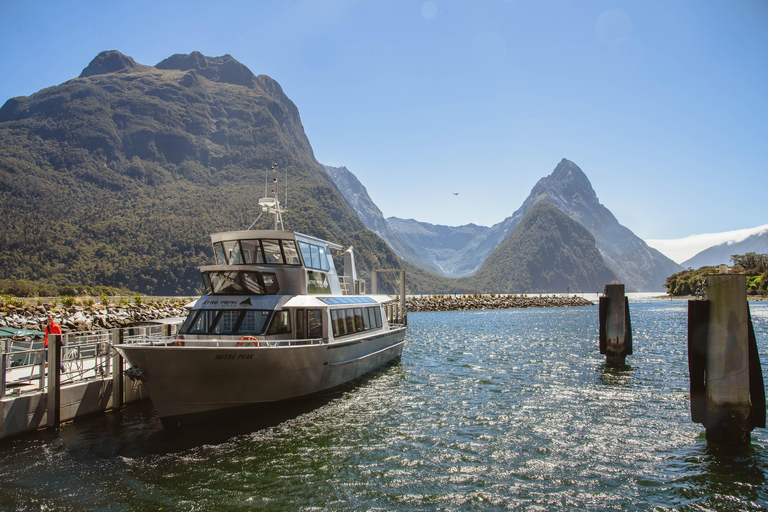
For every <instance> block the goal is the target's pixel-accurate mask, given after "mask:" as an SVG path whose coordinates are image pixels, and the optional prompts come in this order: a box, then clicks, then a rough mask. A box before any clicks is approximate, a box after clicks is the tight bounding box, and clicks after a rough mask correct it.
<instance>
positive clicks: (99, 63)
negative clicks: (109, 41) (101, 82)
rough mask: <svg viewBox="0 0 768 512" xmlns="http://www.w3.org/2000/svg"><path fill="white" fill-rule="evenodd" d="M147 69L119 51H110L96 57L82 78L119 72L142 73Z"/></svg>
mask: <svg viewBox="0 0 768 512" xmlns="http://www.w3.org/2000/svg"><path fill="white" fill-rule="evenodd" d="M146 67H147V66H142V65H141V64H137V63H136V61H134V60H133V59H132V58H131V57H128V56H127V55H123V54H122V53H120V52H119V51H117V50H108V51H104V52H101V53H100V54H98V55H97V56H96V57H94V59H93V60H92V61H91V62H90V64H88V66H87V67H86V68H85V69H84V70H83V72H82V73H80V78H86V77H89V76H94V75H104V74H107V73H117V72H119V71H140V70H142V69H146Z"/></svg>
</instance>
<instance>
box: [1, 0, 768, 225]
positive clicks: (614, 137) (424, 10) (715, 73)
mask: <svg viewBox="0 0 768 512" xmlns="http://www.w3.org/2000/svg"><path fill="white" fill-rule="evenodd" d="M0 23H1V24H2V25H0V26H2V30H0V47H1V48H2V49H3V59H0V77H2V79H0V103H4V102H5V101H6V100H7V99H9V98H12V97H15V96H26V95H30V94H33V93H34V92H36V91H38V90H40V89H43V88H45V87H50V86H54V85H58V84H60V83H63V82H65V81H67V80H69V79H71V78H75V77H77V76H78V75H79V74H80V73H81V71H82V70H83V68H85V67H86V66H87V65H88V63H89V62H90V61H91V60H92V59H93V58H94V57H95V56H96V55H97V54H98V53H99V52H101V51H104V50H119V51H120V52H122V53H123V54H125V55H128V56H130V57H132V58H133V59H134V60H135V61H136V62H138V63H140V64H145V65H155V64H157V63H158V62H160V61H161V60H163V59H165V58H167V57H169V56H171V55H173V54H176V53H190V52H192V51H199V52H201V53H203V54H204V55H207V56H212V57H213V56H220V55H224V54H230V55H232V56H233V57H234V58H235V59H237V60H238V61H240V62H242V63H243V64H245V65H246V66H247V67H248V68H249V69H250V70H251V71H252V72H253V73H254V74H256V75H260V74H265V75H268V76H270V77H272V78H273V79H275V80H276V81H277V82H278V83H279V84H280V85H281V86H282V88H283V90H284V91H285V93H286V94H287V95H288V97H289V98H290V99H291V100H292V101H293V102H294V103H295V104H296V106H297V107H298V109H299V112H300V115H301V119H302V124H303V126H304V129H305V132H306V134H307V137H308V138H309V141H310V143H311V144H312V147H313V150H314V152H315V156H316V158H317V160H318V161H319V162H320V163H322V164H326V165H332V166H342V165H344V166H346V167H347V168H348V169H349V170H350V171H351V172H352V173H354V174H355V175H356V176H357V178H358V179H359V180H360V181H361V182H362V183H363V185H365V186H366V188H367V190H368V193H369V195H370V196H371V198H372V199H373V201H374V202H375V203H376V204H377V205H378V207H379V208H380V209H381V210H382V212H383V213H384V215H385V216H386V217H389V216H396V217H401V218H413V219H416V220H419V221H423V222H429V223H432V224H444V225H450V226H458V225H464V224H469V223H475V224H479V225H485V226H491V225H493V224H496V223H498V222H501V221H502V220H504V219H505V218H506V217H508V216H510V215H512V213H514V211H515V210H517V209H518V208H519V207H520V205H521V204H522V202H523V200H524V199H525V198H526V197H527V196H528V194H529V193H530V191H531V188H532V187H533V186H534V185H535V184H536V182H537V181H538V180H539V179H541V178H543V177H545V176H547V175H549V174H551V173H552V171H553V170H554V168H555V166H556V165H557V164H558V163H559V162H560V160H561V159H563V158H567V159H568V160H571V161H573V162H574V163H576V164H577V165H578V166H579V167H580V168H581V169H582V170H583V171H584V173H585V174H586V175H587V177H588V178H589V179H590V181H591V183H592V186H593V188H594V189H595V192H596V193H597V196H598V199H599V200H600V202H601V203H602V204H603V205H605V206H606V207H607V208H608V209H609V210H611V212H612V213H613V214H614V215H615V216H616V218H617V219H618V220H619V222H620V223H621V224H623V225H624V226H626V227H628V228H629V229H631V230H632V231H633V232H634V233H635V234H636V235H638V236H639V237H641V238H643V239H654V240H665V239H682V238H687V237H689V236H691V235H696V234H707V233H719V232H726V231H734V230H742V229H748V228H754V227H756V226H761V225H764V224H766V223H767V222H768V213H767V212H768V208H767V207H766V198H767V197H768V181H767V180H766V177H768V158H766V151H767V150H768V136H767V135H766V134H768V1H766V0H728V1H726V0H675V1H673V2H669V1H662V0H658V1H639V0H632V1H620V0H583V1H574V0H562V1H560V0H551V1H549V0H473V1H466V0H462V1H460V0H428V1H423V0H409V1H405V0H402V1H398V0H391V1H386V0H367V1H362V0H360V1H355V0H274V1H272V0H259V1H255V0H254V1H228V0H218V1H217V2H201V1H197V0H186V1H178V2H174V1H166V2H158V1H152V2H148V1H145V0H136V1H133V2H104V1H77V0H73V1H72V2H59V1H49V0H40V1H35V2H29V1H27V0H0ZM455 193H458V195H455Z"/></svg>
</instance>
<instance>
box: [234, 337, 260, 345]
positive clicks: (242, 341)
mask: <svg viewBox="0 0 768 512" xmlns="http://www.w3.org/2000/svg"><path fill="white" fill-rule="evenodd" d="M246 341H250V342H252V343H253V346H254V347H258V346H259V338H257V337H256V336H243V337H242V338H240V341H239V342H237V346H238V347H243V346H245V345H247V343H246Z"/></svg>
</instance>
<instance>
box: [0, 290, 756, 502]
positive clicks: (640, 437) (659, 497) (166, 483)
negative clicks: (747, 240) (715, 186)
mask: <svg viewBox="0 0 768 512" xmlns="http://www.w3.org/2000/svg"><path fill="white" fill-rule="evenodd" d="M750 308H751V312H752V318H753V323H754V325H755V330H756V333H757V339H758V346H759V352H760V356H761V360H762V362H763V368H764V370H763V374H764V379H765V381H766V382H768V303H756V302H753V303H751V304H750ZM630 310H631V314H632V325H633V332H634V347H635V354H634V355H632V356H629V357H628V358H627V362H628V365H627V366H625V367H622V368H618V369H615V368H608V367H606V366H605V359H604V356H601V355H600V354H599V353H598V343H597V307H596V306H595V307H584V308H561V309H523V310H505V311H479V312H455V313H420V314H414V313H412V314H410V315H409V323H410V330H409V333H408V344H407V345H406V347H405V350H404V352H403V358H402V360H401V361H400V362H399V363H397V364H394V365H392V366H389V367H387V368H385V369H383V370H381V371H379V372H377V373H376V374H375V375H372V376H369V377H367V378H366V379H363V380H362V381H361V382H359V383H358V385H357V386H356V387H350V388H349V389H346V390H342V391H340V392H338V393H335V394H332V395H329V396H327V397H324V398H323V399H320V400H314V401H308V402H300V403H295V404H292V405H291V406H290V407H283V408H281V409H278V410H272V411H265V412H263V413H262V414H261V415H259V416H258V417H254V418H245V419H240V420H238V421H233V420H232V419H228V420H227V421H226V425H223V426H219V427H212V426H208V427H206V428H204V429H198V430H196V431H189V432H183V433H180V434H179V433H174V434H171V433H167V432H165V431H164V430H162V428H161V426H160V423H159V421H158V420H157V418H156V417H155V416H154V415H153V412H152V408H151V405H150V404H148V403H146V404H143V405H136V406H129V407H127V408H125V409H124V410H123V411H121V412H119V413H111V414H107V415H103V416H97V417H94V418H90V419H87V420H84V421H78V422H76V423H74V424H69V425H66V426H64V427H62V429H61V430H60V431H59V432H58V433H55V434H54V433H45V432H43V433H38V434H34V435H30V436H24V437H21V438H17V439H13V440H6V441H4V442H2V443H0V510H160V509H162V510H165V511H168V510H507V509H509V510H526V511H542V510H562V509H566V510H569V509H570V510H691V511H693V510H696V511H699V510H713V511H714V510H716V511H721V510H768V485H767V483H768V482H766V479H767V477H768V431H766V430H765V429H756V430H754V431H753V433H752V444H751V446H749V447H747V448H745V449H743V450H740V451H738V452H733V451H722V450H718V449H715V448H713V447H710V446H708V444H707V442H706V439H705V438H704V434H703V428H702V427H701V425H698V424H695V423H692V422H691V421H690V414H689V402H688V368H687V349H686V332H687V331H686V325H687V302H685V301H669V300H667V301H662V300H657V301H653V300H641V301H640V302H632V303H631V304H630Z"/></svg>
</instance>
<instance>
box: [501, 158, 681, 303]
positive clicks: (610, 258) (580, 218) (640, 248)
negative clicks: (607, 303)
mask: <svg viewBox="0 0 768 512" xmlns="http://www.w3.org/2000/svg"><path fill="white" fill-rule="evenodd" d="M540 202H546V203H549V204H552V205H555V206H557V207H558V208H559V209H560V210H561V211H562V212H563V213H565V214H566V215H568V216H569V217H570V218H572V219H573V220H575V221H577V222H578V223H579V224H581V225H582V226H584V227H585V228H587V230H588V231H589V232H590V233H591V234H592V236H594V237H595V243H596V245H597V248H598V249H599V250H600V254H601V255H602V257H603V259H604V260H605V263H606V265H607V266H608V268H610V269H611V271H612V272H613V273H614V274H616V276H617V278H618V280H619V281H620V282H622V283H624V284H625V286H626V290H627V291H628V292H643V291H657V290H658V291H662V290H663V289H664V281H665V279H666V278H667V277H668V276H670V275H672V274H674V273H675V272H679V271H680V270H682V267H681V266H680V265H678V264H677V263H675V262H674V261H672V260H670V259H669V258H667V257H666V256H664V255H663V254H661V253H660V252H659V251H657V250H656V249H653V248H651V247H649V246H648V245H647V244H646V243H645V242H644V241H643V240H642V239H640V238H639V237H637V236H636V235H635V234H634V233H632V231H630V230H629V229H627V228H626V227H624V226H622V225H621V224H619V222H618V221H617V220H616V217H614V216H613V214H612V213H611V212H610V211H609V210H608V208H606V207H605V206H603V205H602V204H600V202H599V201H598V199H597V195H596V194H595V191H594V189H593V188H592V184H591V183H590V182H589V179H588V178H587V176H586V175H585V174H584V172H583V171H582V170H581V169H580V168H579V167H578V166H577V165H576V164H575V163H573V162H571V161H569V160H566V159H565V158H564V159H562V160H561V161H560V163H559V164H558V165H557V167H555V170H554V171H553V172H552V174H550V175H549V176H547V177H545V178H542V179H540V180H539V182H538V183H536V185H534V187H533V189H532V190H531V193H530V194H529V196H528V198H527V199H526V200H525V201H524V202H523V205H522V206H521V207H520V209H519V210H517V211H516V212H515V213H514V214H513V215H512V224H513V225H516V224H517V223H518V222H519V221H520V220H522V218H523V217H524V216H525V214H526V213H527V212H528V211H529V210H530V209H531V208H532V207H533V206H534V205H536V204H538V203H540ZM518 219H519V220H518Z"/></svg>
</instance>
